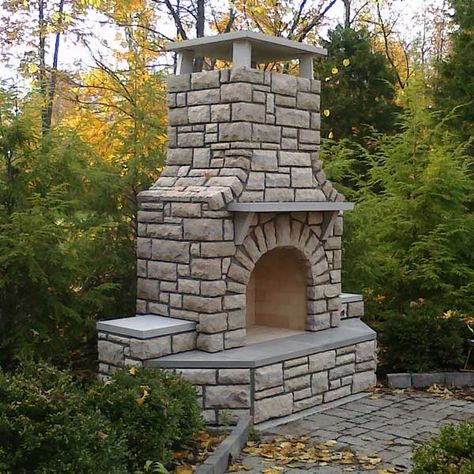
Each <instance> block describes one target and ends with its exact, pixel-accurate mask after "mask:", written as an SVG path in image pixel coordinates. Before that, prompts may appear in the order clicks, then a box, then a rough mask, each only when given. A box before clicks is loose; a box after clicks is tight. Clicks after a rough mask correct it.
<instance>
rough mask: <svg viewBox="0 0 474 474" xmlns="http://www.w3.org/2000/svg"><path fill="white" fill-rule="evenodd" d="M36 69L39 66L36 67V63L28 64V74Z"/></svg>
mask: <svg viewBox="0 0 474 474" xmlns="http://www.w3.org/2000/svg"><path fill="white" fill-rule="evenodd" d="M38 70H39V67H38V66H37V65H36V64H34V63H30V64H28V72H29V73H30V74H34V73H35V72H37V71H38Z"/></svg>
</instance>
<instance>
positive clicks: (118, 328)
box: [97, 314, 196, 339]
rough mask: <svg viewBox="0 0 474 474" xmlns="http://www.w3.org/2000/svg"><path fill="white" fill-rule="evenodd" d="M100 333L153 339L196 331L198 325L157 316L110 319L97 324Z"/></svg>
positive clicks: (147, 315) (183, 320)
mask: <svg viewBox="0 0 474 474" xmlns="http://www.w3.org/2000/svg"><path fill="white" fill-rule="evenodd" d="M97 329H98V330H99V331H104V332H108V333H110V334H116V335H119V336H128V337H134V338H137V339H151V338H153V337H157V336H166V335H169V334H178V333H182V332H187V331H194V330H195V329H196V323H195V322H194V321H186V320H185V319H175V318H167V317H164V316H157V315H155V314H145V315H143V316H133V317H130V318H119V319H110V320H108V321H99V322H98V323H97Z"/></svg>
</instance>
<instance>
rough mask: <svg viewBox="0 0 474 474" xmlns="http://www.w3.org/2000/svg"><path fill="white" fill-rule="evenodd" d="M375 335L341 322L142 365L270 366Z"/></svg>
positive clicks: (361, 326)
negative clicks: (326, 326)
mask: <svg viewBox="0 0 474 474" xmlns="http://www.w3.org/2000/svg"><path fill="white" fill-rule="evenodd" d="M374 339H375V332H374V331H373V330H372V329H370V328H369V327H368V326H367V325H366V324H365V323H363V322H362V321H361V320H360V319H349V320H344V321H341V324H340V325H339V326H338V327H337V328H331V329H326V330H324V331H317V332H308V331H306V332H304V333H302V334H298V335H295V336H289V337H284V338H281V339H278V341H277V343H276V344H275V341H274V340H273V341H266V342H260V343H257V344H251V345H249V346H244V347H238V348H236V349H228V350H225V351H221V352H216V353H210V352H204V351H199V350H194V351H188V352H181V353H179V354H173V355H169V356H165V357H160V358H159V359H152V360H149V361H148V362H146V365H147V366H148V367H159V368H167V369H172V368H248V367H261V366H264V365H269V364H274V363H276V362H280V361H282V360H287V359H293V358H298V357H304V356H306V355H308V354H314V353H316V352H325V351H329V350H333V349H338V348H339V347H343V346H347V345H351V344H358V343H360V342H365V341H372V340H374Z"/></svg>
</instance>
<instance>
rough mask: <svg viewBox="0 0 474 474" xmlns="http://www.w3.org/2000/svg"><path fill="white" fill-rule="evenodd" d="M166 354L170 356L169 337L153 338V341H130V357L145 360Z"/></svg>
mask: <svg viewBox="0 0 474 474" xmlns="http://www.w3.org/2000/svg"><path fill="white" fill-rule="evenodd" d="M168 354H171V337H170V336H162V337H155V338H153V339H131V340H130V357H134V358H136V359H140V360H147V359H154V358H156V357H162V356H165V355H168Z"/></svg>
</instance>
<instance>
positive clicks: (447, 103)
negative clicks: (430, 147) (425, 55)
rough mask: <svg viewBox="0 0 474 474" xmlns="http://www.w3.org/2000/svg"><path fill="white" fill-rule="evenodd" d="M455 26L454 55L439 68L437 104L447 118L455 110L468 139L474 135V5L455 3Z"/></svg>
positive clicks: (469, 0) (458, 0) (457, 123)
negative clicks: (447, 114)
mask: <svg viewBox="0 0 474 474" xmlns="http://www.w3.org/2000/svg"><path fill="white" fill-rule="evenodd" d="M451 3H452V6H453V8H454V16H453V20H454V23H455V24H456V25H457V27H458V28H457V29H456V30H455V31H454V33H453V35H452V51H451V54H450V55H449V56H448V57H447V58H446V60H445V61H443V62H442V63H440V64H439V65H438V73H439V74H438V78H437V80H436V81H435V95H434V97H435V101H436V103H437V105H438V107H439V108H440V109H441V110H442V111H443V112H444V113H445V114H446V113H450V112H451V111H452V110H453V109H454V113H455V115H456V118H455V119H454V120H453V125H454V128H455V129H457V130H459V131H460V132H461V134H462V137H463V138H464V139H467V138H469V137H471V136H472V134H473V132H474V2H473V1H472V0H452V1H451Z"/></svg>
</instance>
